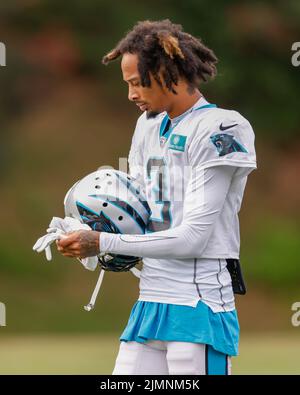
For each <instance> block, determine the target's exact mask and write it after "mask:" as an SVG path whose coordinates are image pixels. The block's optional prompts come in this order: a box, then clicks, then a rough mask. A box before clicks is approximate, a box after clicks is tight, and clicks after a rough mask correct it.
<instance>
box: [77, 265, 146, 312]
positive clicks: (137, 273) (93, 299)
mask: <svg viewBox="0 0 300 395" xmlns="http://www.w3.org/2000/svg"><path fill="white" fill-rule="evenodd" d="M130 271H131V273H132V274H133V275H134V276H135V277H137V278H140V277H141V271H140V270H139V269H137V268H136V267H132V268H131V269H130ZM104 272H105V270H103V269H100V274H99V277H98V280H97V283H96V286H95V289H94V292H93V294H92V297H91V300H90V302H89V304H87V305H86V306H84V310H85V311H91V310H93V308H94V307H95V303H96V299H97V296H98V294H99V291H100V288H101V285H102V281H103V277H104Z"/></svg>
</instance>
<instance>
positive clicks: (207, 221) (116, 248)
mask: <svg viewBox="0 0 300 395" xmlns="http://www.w3.org/2000/svg"><path fill="white" fill-rule="evenodd" d="M235 171H236V167H234V166H216V167H211V168H207V169H204V170H200V169H197V168H194V169H193V175H192V176H191V180H190V182H189V185H188V189H187V192H186V198H185V202H184V214H183V221H182V223H181V224H180V225H179V226H177V227H175V228H171V229H168V230H164V231H161V232H155V233H152V234H146V235H119V234H111V233H105V232H102V233H101V234H100V250H101V251H103V252H108V253H115V254H124V255H134V256H141V257H149V258H178V259H180V258H194V257H199V255H201V252H202V251H203V250H204V248H205V246H206V244H207V242H208V239H209V237H210V235H211V232H212V230H213V227H214V223H215V221H216V219H217V218H218V216H219V213H220V211H221V210H222V207H223V204H224V201H225V198H226V195H227V192H228V190H229V187H230V184H231V181H232V177H233V175H234V173H235Z"/></svg>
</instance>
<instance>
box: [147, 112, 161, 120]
mask: <svg viewBox="0 0 300 395" xmlns="http://www.w3.org/2000/svg"><path fill="white" fill-rule="evenodd" d="M158 114H159V112H157V111H147V112H146V118H147V119H151V118H155V117H157V115H158Z"/></svg>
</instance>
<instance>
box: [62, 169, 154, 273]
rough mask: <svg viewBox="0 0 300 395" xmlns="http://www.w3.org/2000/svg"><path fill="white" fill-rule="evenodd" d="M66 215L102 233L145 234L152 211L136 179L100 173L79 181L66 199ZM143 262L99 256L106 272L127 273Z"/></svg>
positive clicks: (133, 258)
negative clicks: (126, 271)
mask: <svg viewBox="0 0 300 395" xmlns="http://www.w3.org/2000/svg"><path fill="white" fill-rule="evenodd" d="M64 206H65V215H66V216H68V217H72V218H76V219H78V220H79V221H81V222H82V223H85V224H87V225H89V226H90V227H91V229H93V230H96V231H99V232H110V233H124V234H143V233H145V230H146V227H147V223H148V220H149V217H150V215H151V210H150V208H149V206H148V204H147V201H146V197H145V191H144V190H143V189H142V186H141V185H140V184H139V182H138V181H136V180H135V179H134V178H132V177H130V176H129V175H128V174H126V173H124V172H121V171H118V170H114V169H101V170H97V171H95V172H93V173H91V174H89V175H87V176H86V177H84V178H83V179H81V180H79V181H77V182H76V183H75V184H74V185H73V186H72V187H71V188H70V190H69V191H68V192H67V194H66V196H65V199H64ZM139 260H140V258H137V257H130V256H125V255H115V254H106V255H104V256H100V255H99V261H100V263H101V266H102V268H103V269H104V270H111V271H125V270H129V269H130V268H131V267H133V266H134V265H136V264H137V263H138V262H139Z"/></svg>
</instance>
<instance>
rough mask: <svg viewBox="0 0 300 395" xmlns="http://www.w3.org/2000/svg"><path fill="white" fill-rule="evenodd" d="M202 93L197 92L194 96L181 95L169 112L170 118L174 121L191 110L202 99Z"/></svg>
mask: <svg viewBox="0 0 300 395" xmlns="http://www.w3.org/2000/svg"><path fill="white" fill-rule="evenodd" d="M201 96H202V95H201V93H200V91H198V90H196V91H195V93H193V94H191V95H190V94H188V93H186V94H179V95H178V98H177V96H175V98H176V99H175V100H174V102H173V103H172V105H171V106H170V108H169V109H168V110H167V113H168V116H169V118H171V119H173V118H176V117H178V116H179V115H181V114H183V113H184V112H186V111H187V110H188V109H189V108H191V107H192V106H193V105H194V104H195V103H196V102H197V101H198V100H199V99H200V97H201Z"/></svg>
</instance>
